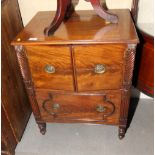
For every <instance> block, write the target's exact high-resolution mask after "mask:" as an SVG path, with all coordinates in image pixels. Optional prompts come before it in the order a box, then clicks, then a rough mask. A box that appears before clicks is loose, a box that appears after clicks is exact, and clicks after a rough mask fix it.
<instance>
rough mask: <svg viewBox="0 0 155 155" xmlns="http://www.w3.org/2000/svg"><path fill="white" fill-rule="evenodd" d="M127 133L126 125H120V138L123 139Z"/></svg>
mask: <svg viewBox="0 0 155 155" xmlns="http://www.w3.org/2000/svg"><path fill="white" fill-rule="evenodd" d="M125 133H126V126H119V135H118V136H119V139H120V140H121V139H123V138H124V137H125Z"/></svg>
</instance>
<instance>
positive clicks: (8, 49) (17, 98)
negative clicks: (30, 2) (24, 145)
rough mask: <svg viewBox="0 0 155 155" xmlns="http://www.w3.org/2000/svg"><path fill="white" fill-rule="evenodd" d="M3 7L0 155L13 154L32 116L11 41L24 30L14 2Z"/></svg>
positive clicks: (4, 4)
mask: <svg viewBox="0 0 155 155" xmlns="http://www.w3.org/2000/svg"><path fill="white" fill-rule="evenodd" d="M1 4H2V11H1V14H2V15H1V17H2V25H1V27H2V47H1V71H2V81H1V82H2V98H1V100H2V104H1V106H2V115H1V116H2V132H1V134H2V139H1V140H2V154H5V155H6V154H9V155H12V154H14V151H15V147H16V145H17V143H18V142H19V141H20V139H21V137H22V135H23V132H24V129H25V126H26V124H27V122H28V119H29V116H30V114H31V107H30V104H29V101H28V97H27V94H26V90H25V88H24V84H23V82H22V77H21V76H20V70H19V66H18V63H17V58H16V54H15V51H14V48H13V47H12V46H11V41H12V39H13V38H14V37H15V36H16V35H17V33H19V31H21V29H22V28H23V25H22V21H21V16H20V11H19V8H18V1H17V0H4V1H1Z"/></svg>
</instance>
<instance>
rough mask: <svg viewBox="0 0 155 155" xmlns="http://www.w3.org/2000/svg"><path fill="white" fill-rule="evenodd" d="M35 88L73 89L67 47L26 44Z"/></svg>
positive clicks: (69, 54)
mask: <svg viewBox="0 0 155 155" xmlns="http://www.w3.org/2000/svg"><path fill="white" fill-rule="evenodd" d="M26 53H27V56H28V61H29V66H30V70H31V74H32V79H33V81H34V86H35V88H42V89H52V90H69V91H70V90H74V86H73V73H72V72H73V71H72V70H73V69H72V63H71V53H70V49H69V47H62V46H26Z"/></svg>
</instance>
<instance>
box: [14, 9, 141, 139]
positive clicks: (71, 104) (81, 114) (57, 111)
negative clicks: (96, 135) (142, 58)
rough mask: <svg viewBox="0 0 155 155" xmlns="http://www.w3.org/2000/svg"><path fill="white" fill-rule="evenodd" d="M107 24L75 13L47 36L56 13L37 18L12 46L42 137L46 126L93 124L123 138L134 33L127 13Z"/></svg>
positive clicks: (86, 13) (40, 14) (120, 12)
mask: <svg viewBox="0 0 155 155" xmlns="http://www.w3.org/2000/svg"><path fill="white" fill-rule="evenodd" d="M110 12H111V13H113V14H116V15H117V17H118V19H119V20H118V23H116V24H110V23H107V22H106V21H105V20H103V19H102V18H100V17H99V16H98V15H97V14H96V13H95V12H94V11H77V12H74V13H73V14H72V16H71V17H70V18H69V19H68V20H67V21H65V22H63V23H62V24H61V25H60V26H59V28H58V29H57V30H56V31H55V32H54V33H53V35H51V36H45V35H44V28H45V27H46V26H47V25H49V24H50V19H51V17H54V12H48V11H47V12H46V11H45V12H44V11H43V12H38V13H37V15H35V17H33V19H32V20H31V21H30V23H29V24H28V25H27V26H26V27H25V28H24V29H23V30H22V31H21V32H20V33H19V34H18V35H17V37H16V38H15V39H14V41H13V42H12V45H14V47H15V50H16V54H17V58H18V63H19V67H20V71H21V75H22V77H23V82H24V84H25V87H26V89H27V93H28V96H29V100H30V102H31V106H32V110H33V114H34V116H35V119H36V123H37V124H38V126H39V128H40V132H41V133H42V134H45V132H46V123H47V122H51V123H52V122H56V123H61V122H68V123H96V124H110V125H115V126H118V127H119V138H120V139H122V138H123V137H124V135H125V131H126V124H127V116H128V107H129V99H130V87H131V80H132V74H133V67H134V58H135V51H136V45H137V43H138V41H139V40H138V37H137V33H136V31H135V27H134V23H133V20H132V18H131V15H130V11H129V10H126V9H122V10H121V9H120V10H110Z"/></svg>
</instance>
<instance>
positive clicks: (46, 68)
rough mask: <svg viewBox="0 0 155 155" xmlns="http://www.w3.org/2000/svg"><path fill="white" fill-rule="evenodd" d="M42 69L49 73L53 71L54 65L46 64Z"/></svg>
mask: <svg viewBox="0 0 155 155" xmlns="http://www.w3.org/2000/svg"><path fill="white" fill-rule="evenodd" d="M44 70H45V72H46V73H50V74H52V73H55V67H54V66H52V65H46V66H45V68H44Z"/></svg>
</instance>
